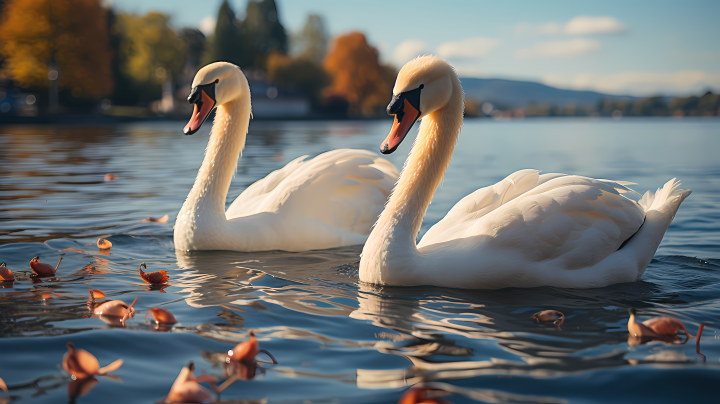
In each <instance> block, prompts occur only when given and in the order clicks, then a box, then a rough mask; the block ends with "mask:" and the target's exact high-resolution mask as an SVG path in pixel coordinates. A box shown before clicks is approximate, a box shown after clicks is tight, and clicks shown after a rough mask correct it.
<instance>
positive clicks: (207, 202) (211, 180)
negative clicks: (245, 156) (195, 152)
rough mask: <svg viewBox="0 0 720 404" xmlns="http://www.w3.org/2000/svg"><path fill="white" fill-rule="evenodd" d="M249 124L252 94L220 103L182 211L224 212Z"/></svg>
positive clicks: (213, 213)
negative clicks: (200, 163)
mask: <svg viewBox="0 0 720 404" xmlns="http://www.w3.org/2000/svg"><path fill="white" fill-rule="evenodd" d="M249 124H250V94H249V92H248V93H247V96H246V97H241V98H238V99H236V100H234V101H231V102H228V103H225V104H222V105H220V106H218V108H217V112H216V113H215V121H214V122H213V127H212V130H211V131H210V140H209V141H208V145H207V149H206V150H205V159H204V160H203V163H202V166H201V167H200V171H198V175H197V178H196V179H195V184H194V185H193V187H192V190H191V191H190V193H189V194H188V197H187V200H186V201H185V204H184V205H183V207H182V209H181V211H180V213H181V214H183V213H185V212H186V211H192V212H197V214H202V215H206V214H211V215H222V216H223V217H225V198H226V196H227V193H228V190H229V189H230V182H231V181H232V177H233V175H234V174H235V169H236V168H237V162H238V158H239V157H240V153H241V152H242V149H243V148H244V147H245V137H246V135H247V130H248V126H249Z"/></svg>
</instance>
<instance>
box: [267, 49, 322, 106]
mask: <svg viewBox="0 0 720 404" xmlns="http://www.w3.org/2000/svg"><path fill="white" fill-rule="evenodd" d="M267 74H268V78H269V79H270V80H271V81H273V82H275V83H276V84H277V85H279V86H281V87H284V88H289V89H297V90H300V91H302V92H303V93H305V94H306V95H307V96H308V97H310V100H311V101H312V103H313V106H314V107H317V106H318V105H319V101H320V93H321V91H322V89H323V88H324V87H325V86H327V85H328V84H330V78H329V77H328V75H327V73H325V70H323V68H322V66H320V65H319V64H317V63H315V62H313V61H312V60H309V59H306V58H302V57H300V58H291V57H289V56H286V55H283V54H280V53H271V54H270V56H268V58H267Z"/></svg>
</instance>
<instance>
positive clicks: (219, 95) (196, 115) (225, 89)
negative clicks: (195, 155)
mask: <svg viewBox="0 0 720 404" xmlns="http://www.w3.org/2000/svg"><path fill="white" fill-rule="evenodd" d="M245 92H247V93H249V92H250V89H249V87H248V84H247V79H246V78H245V75H244V74H243V73H242V71H240V68H239V67H237V66H235V65H234V64H232V63H227V62H215V63H211V64H209V65H207V66H205V67H203V68H202V69H200V71H198V72H197V74H195V79H193V82H192V90H190V95H189V96H188V102H189V103H190V104H194V105H195V106H194V108H193V114H192V117H191V118H190V122H188V124H187V125H185V129H184V130H183V132H184V133H185V134H186V135H192V134H193V133H195V132H197V131H198V129H200V127H201V126H202V124H203V123H204V122H205V119H207V117H208V116H209V115H210V112H212V110H213V109H215V107H217V106H218V105H222V104H225V103H227V102H230V101H233V100H236V99H238V98H240V97H241V96H242V95H243V94H244V93H245Z"/></svg>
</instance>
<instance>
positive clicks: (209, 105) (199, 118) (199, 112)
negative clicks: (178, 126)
mask: <svg viewBox="0 0 720 404" xmlns="http://www.w3.org/2000/svg"><path fill="white" fill-rule="evenodd" d="M214 107H215V100H213V99H212V98H211V97H210V96H209V95H208V94H207V93H206V92H205V90H200V99H199V100H198V101H197V102H196V103H195V106H194V108H193V114H192V117H191V118H190V122H188V124H187V125H185V129H183V133H185V134H186V135H192V134H193V133H195V132H197V131H198V129H200V127H201V126H202V124H203V122H205V120H206V119H207V117H208V115H210V111H212V110H213V108H214Z"/></svg>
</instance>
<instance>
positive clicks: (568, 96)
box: [460, 77, 636, 108]
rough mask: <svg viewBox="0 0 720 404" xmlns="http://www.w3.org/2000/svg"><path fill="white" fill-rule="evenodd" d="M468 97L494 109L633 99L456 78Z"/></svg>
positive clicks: (497, 81) (545, 87)
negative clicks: (485, 103)
mask: <svg viewBox="0 0 720 404" xmlns="http://www.w3.org/2000/svg"><path fill="white" fill-rule="evenodd" d="M460 81H461V82H462V86H463V89H464V90H465V94H466V96H467V97H469V98H474V99H476V100H482V101H484V102H490V103H492V104H495V105H496V106H498V107H501V108H502V107H505V108H507V107H512V108H517V107H526V106H528V105H529V104H533V103H534V104H551V105H557V106H565V105H568V104H575V105H577V106H582V105H594V104H596V103H597V102H598V100H602V99H605V98H613V99H627V100H632V99H635V98H636V97H631V96H623V95H610V94H602V93H597V92H595V91H576V90H563V89H560V88H555V87H550V86H546V85H545V84H540V83H535V82H532V81H515V80H503V79H476V78H469V77H466V78H460Z"/></svg>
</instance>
